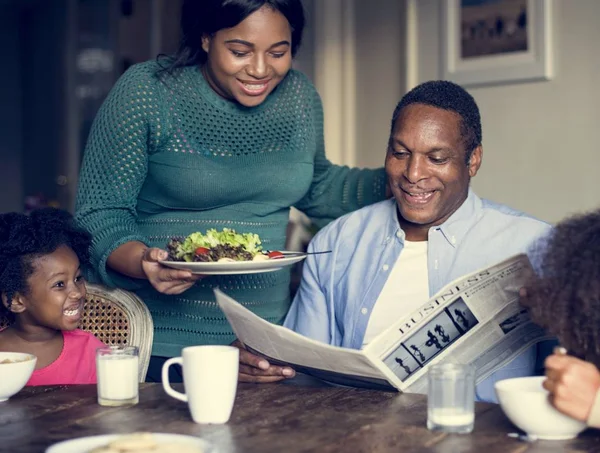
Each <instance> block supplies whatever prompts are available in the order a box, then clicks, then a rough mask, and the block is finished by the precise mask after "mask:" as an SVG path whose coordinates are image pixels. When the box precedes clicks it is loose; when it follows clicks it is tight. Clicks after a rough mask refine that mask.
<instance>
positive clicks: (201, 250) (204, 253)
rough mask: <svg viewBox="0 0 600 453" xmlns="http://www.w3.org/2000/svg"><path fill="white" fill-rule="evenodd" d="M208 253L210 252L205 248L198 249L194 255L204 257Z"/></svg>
mask: <svg viewBox="0 0 600 453" xmlns="http://www.w3.org/2000/svg"><path fill="white" fill-rule="evenodd" d="M208 252H210V250H209V249H207V248H206V247H198V248H197V249H196V251H195V253H196V255H206V254H207V253H208Z"/></svg>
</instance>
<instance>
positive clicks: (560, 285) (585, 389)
mask: <svg viewBox="0 0 600 453" xmlns="http://www.w3.org/2000/svg"><path fill="white" fill-rule="evenodd" d="M537 255H538V256H539V272H538V275H536V276H533V277H532V280H531V281H530V282H529V283H528V285H527V286H526V289H525V291H523V292H522V293H521V295H522V303H523V304H524V305H525V306H527V307H529V308H530V312H531V318H532V320H533V321H534V322H536V323H537V324H539V325H540V326H542V327H544V328H545V329H546V330H547V331H548V332H549V333H550V334H553V335H555V336H556V337H557V338H558V340H559V341H560V344H561V345H562V348H560V349H557V350H556V351H555V353H554V354H552V355H551V356H549V357H548V358H547V359H546V361H545V363H544V365H545V368H546V377H547V379H546V380H545V381H544V388H546V389H547V390H548V391H549V392H550V398H551V402H552V404H553V405H554V406H555V407H556V408H557V409H558V410H559V411H561V412H563V413H565V414H567V415H569V416H571V417H573V418H576V419H578V420H581V421H587V423H588V425H590V426H594V427H596V428H600V392H599V391H598V390H599V389H600V371H599V369H598V367H600V211H595V212H591V213H588V214H584V215H578V216H574V217H570V218H568V219H566V220H564V221H562V222H560V223H559V224H558V225H557V226H556V228H555V229H554V232H553V234H552V235H551V236H550V237H549V239H548V241H547V242H545V243H544V244H543V247H541V248H540V249H539V250H538V252H537ZM566 351H568V354H567V353H566Z"/></svg>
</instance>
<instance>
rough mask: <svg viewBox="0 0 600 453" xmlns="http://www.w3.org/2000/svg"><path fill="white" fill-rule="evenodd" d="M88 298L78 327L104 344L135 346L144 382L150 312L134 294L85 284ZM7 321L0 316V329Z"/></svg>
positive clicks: (150, 335) (149, 345)
mask: <svg viewBox="0 0 600 453" xmlns="http://www.w3.org/2000/svg"><path fill="white" fill-rule="evenodd" d="M86 287H87V297H86V301H85V306H84V309H83V316H82V318H81V324H80V326H79V328H80V329H82V330H85V331H87V332H91V333H92V334H93V335H94V336H95V337H96V338H98V339H99V340H100V341H102V342H103V343H104V344H106V345H128V346H137V347H138V349H139V352H140V365H139V370H138V371H139V381H140V382H144V380H145V379H146V372H147V371H148V365H149V364H150V354H151V351H152V340H153V336H154V325H153V323H152V316H151V315H150V311H149V310H148V308H147V307H146V305H145V304H144V302H142V300H141V299H140V298H139V297H137V296H136V295H135V294H133V293H131V292H129V291H124V290H121V289H108V288H106V287H104V286H101V285H96V284H93V283H87V284H86ZM8 324H9V320H8V318H6V317H3V316H2V315H0V329H3V328H4V327H6V326H8Z"/></svg>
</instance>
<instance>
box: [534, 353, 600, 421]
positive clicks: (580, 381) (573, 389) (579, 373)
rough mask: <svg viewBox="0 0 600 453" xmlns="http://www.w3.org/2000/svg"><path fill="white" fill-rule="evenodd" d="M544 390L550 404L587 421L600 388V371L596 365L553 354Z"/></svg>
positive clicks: (550, 358) (548, 359)
mask: <svg viewBox="0 0 600 453" xmlns="http://www.w3.org/2000/svg"><path fill="white" fill-rule="evenodd" d="M545 366H546V377H547V379H546V380H545V381H544V388H545V389H546V390H548V391H549V392H550V402H551V403H552V405H553V406H554V407H556V408H557V409H558V410H559V411H560V412H562V413H563V414H566V415H569V416H571V417H573V418H575V419H577V420H581V421H583V422H585V421H587V419H588V417H589V415H590V411H591V409H592V406H593V404H594V400H595V397H596V393H597V392H598V389H600V371H598V368H596V367H595V366H594V365H593V364H591V363H589V362H585V361H583V360H579V359H577V358H575V357H572V356H568V355H562V354H553V355H551V356H549V357H548V358H547V359H546V362H545Z"/></svg>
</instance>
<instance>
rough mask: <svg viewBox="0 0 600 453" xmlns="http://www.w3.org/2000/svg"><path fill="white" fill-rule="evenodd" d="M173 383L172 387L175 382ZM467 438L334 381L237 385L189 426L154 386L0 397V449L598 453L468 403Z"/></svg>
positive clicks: (595, 439)
mask: <svg viewBox="0 0 600 453" xmlns="http://www.w3.org/2000/svg"><path fill="white" fill-rule="evenodd" d="M176 387H177V386H176ZM476 412H477V415H476V419H475V429H474V431H473V433H471V434H468V435H458V434H444V433H436V432H430V431H428V430H427V429H426V427H425V420H426V397H425V396H423V395H414V394H403V395H402V394H397V393H387V392H381V391H373V390H361V389H351V388H339V387H311V386H298V385H290V384H289V383H287V384H263V385H254V384H240V386H239V388H238V394H237V397H236V402H235V406H234V409H233V414H232V417H231V420H230V421H229V423H227V424H225V425H197V424H195V423H193V422H192V420H191V418H190V415H189V412H188V408H187V405H186V404H185V403H182V402H180V401H177V400H175V399H173V398H170V397H169V396H167V395H166V394H165V393H164V391H163V389H162V387H161V385H160V384H141V387H140V402H139V404H137V405H136V406H131V407H122V408H110V407H102V406H99V405H98V404H96V387H95V386H87V385H86V386H60V387H30V388H26V389H24V390H23V391H21V392H20V393H19V394H17V395H15V396H14V397H12V398H11V399H10V400H8V401H7V402H4V403H0V451H2V452H11V453H19V452H23V453H34V452H35V453H40V452H43V451H44V449H45V448H46V447H47V446H49V445H51V444H53V443H55V442H58V441H61V440H65V439H70V438H74V437H80V436H90V435H96V434H106V433H129V432H135V431H154V432H165V433H179V434H188V435H192V436H199V437H202V438H204V439H206V440H208V441H210V442H213V443H214V444H216V445H217V446H218V452H219V453H229V452H240V453H241V452H248V453H252V452H260V453H264V452H277V453H288V452H290V453H293V452H323V453H330V452H369V453H370V452H392V451H393V452H449V453H457V452H479V453H481V452H485V453H494V452H498V453H500V452H502V453H524V452H528V453H533V452H546V453H548V452H576V451H577V452H580V451H590V452H600V431H595V430H588V431H586V432H585V433H583V434H581V435H580V436H579V437H578V438H577V439H574V440H572V441H564V442H562V441H553V442H551V441H537V442H533V443H528V442H523V441H520V440H517V439H513V438H510V437H508V436H507V433H509V432H515V431H516V430H515V428H514V427H513V426H512V425H511V424H510V422H508V421H507V419H506V418H505V417H504V414H503V413H502V410H501V409H500V407H499V406H496V405H494V404H484V403H478V404H477V405H476Z"/></svg>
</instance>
